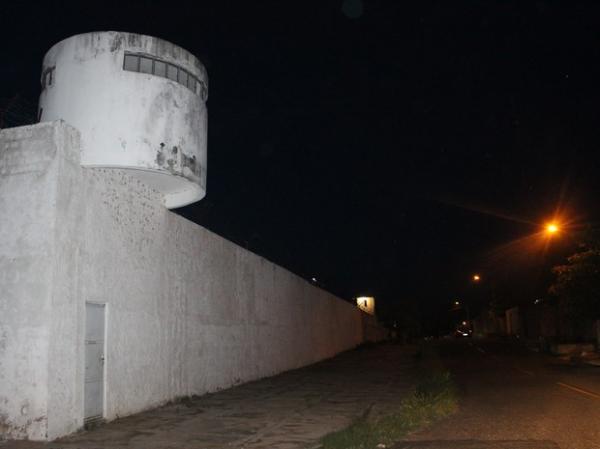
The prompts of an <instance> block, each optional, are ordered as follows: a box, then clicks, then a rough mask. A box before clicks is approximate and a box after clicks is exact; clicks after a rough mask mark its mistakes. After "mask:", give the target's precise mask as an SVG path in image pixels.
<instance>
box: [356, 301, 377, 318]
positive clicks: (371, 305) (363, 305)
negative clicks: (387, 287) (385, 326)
mask: <svg viewBox="0 0 600 449" xmlns="http://www.w3.org/2000/svg"><path fill="white" fill-rule="evenodd" d="M356 305H357V306H358V308H359V309H360V310H362V311H363V312H367V313H368V314H370V315H375V298H373V297H372V296H359V297H358V298H356Z"/></svg>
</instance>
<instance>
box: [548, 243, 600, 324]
mask: <svg viewBox="0 0 600 449" xmlns="http://www.w3.org/2000/svg"><path fill="white" fill-rule="evenodd" d="M552 271H553V273H554V275H555V276H556V277H555V280H554V283H553V284H552V286H551V287H550V293H551V294H553V295H554V296H556V297H557V298H558V300H559V304H560V305H561V306H562V307H564V309H565V310H566V311H568V312H569V313H570V314H571V315H572V316H573V317H577V318H584V319H600V240H598V239H597V238H594V239H592V240H589V241H588V242H587V243H586V244H583V245H581V247H580V248H579V250H578V251H576V252H575V253H574V254H572V255H571V256H569V257H567V261H566V263H565V264H563V265H558V266H555V267H554V268H553V269H552Z"/></svg>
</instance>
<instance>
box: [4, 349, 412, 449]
mask: <svg viewBox="0 0 600 449" xmlns="http://www.w3.org/2000/svg"><path fill="white" fill-rule="evenodd" d="M414 352H415V350H414V348H411V347H407V346H400V345H394V344H385V345H378V346H374V347H368V348H364V349H357V350H354V351H349V352H346V353H344V354H341V355H339V356H338V357H335V358H333V359H330V360H327V361H324V362H321V363H318V364H316V365H312V366H310V367H307V368H302V369H299V370H295V371H290V372H287V373H284V374H281V375H278V376H275V377H271V378H267V379H263V380H259V381H256V382H251V383H248V384H244V385H240V386H238V387H235V388H231V389H229V390H224V391H221V392H218V393H213V394H208V395H205V396H202V397H198V398H193V399H186V400H184V401H182V402H179V403H177V404H172V405H168V406H164V407H161V408H158V409H155V410H150V411H147V412H144V413H139V414H137V415H133V416H130V417H127V418H123V419H120V420H117V421H114V422H112V423H108V424H106V425H103V426H101V427H99V428H97V429H95V430H92V431H88V432H81V433H78V434H75V435H73V436H71V437H68V438H65V439H62V440H58V441H56V442H53V443H46V444H43V443H31V442H5V443H4V444H2V443H1V442H0V449H7V448H19V449H25V448H35V449H38V448H39V449H42V448H44V449H50V448H51V449H59V448H60V449H75V448H78V449H80V448H81V449H83V448H86V449H92V448H94V449H98V448H111V449H116V448H128V449H129V448H140V449H142V448H143V449H158V448H161V449H166V448H170V449H175V448H186V449H189V448H202V449H204V448H245V449H259V448H274V449H292V448H311V447H318V441H319V439H320V438H321V437H322V436H324V435H326V434H327V433H330V432H332V431H335V430H338V429H341V428H343V427H345V426H347V425H348V424H350V423H351V422H352V421H353V420H354V419H356V418H357V417H359V416H361V415H363V414H365V413H367V412H369V413H377V414H378V413H384V412H385V411H386V410H389V409H390V408H393V407H394V406H396V405H397V404H398V403H399V402H400V400H401V399H402V398H403V397H405V396H406V395H407V394H408V393H409V392H410V390H411V387H412V385H413V380H414V371H413V358H412V355H413V354H414Z"/></svg>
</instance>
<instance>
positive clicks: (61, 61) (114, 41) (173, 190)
mask: <svg viewBox="0 0 600 449" xmlns="http://www.w3.org/2000/svg"><path fill="white" fill-rule="evenodd" d="M41 82H42V93H41V95H40V104H39V107H40V108H39V119H40V121H51V120H57V119H62V120H64V121H66V122H67V123H69V124H70V125H73V126H74V127H76V128H77V129H78V130H79V131H80V133H81V139H82V154H81V164H82V165H84V166H88V167H112V168H119V169H123V170H128V171H129V172H131V174H132V175H134V176H136V177H137V178H139V179H141V180H142V181H143V182H144V183H146V184H148V185H149V186H150V187H152V188H154V189H155V190H157V191H159V192H161V193H162V194H163V195H164V201H165V206H166V207H168V208H169V209H172V208H176V207H181V206H185V205H187V204H190V203H193V202H195V201H198V200H201V199H202V198H203V197H204V195H205V194H206V124H207V112H206V98H207V95H208V78H207V75H206V70H205V68H204V66H203V65H202V63H201V62H200V61H199V60H198V59H197V58H196V57H195V56H194V55H192V54H191V53H189V52H188V51H186V50H184V49H183V48H181V47H178V46H176V45H173V44H171V43H170V42H167V41H164V40H162V39H158V38H155V37H151V36H143V35H139V34H131V33H121V32H114V31H110V32H94V33H87V34H80V35H77V36H73V37H70V38H68V39H65V40H63V41H61V42H59V43H58V44H56V45H54V46H53V47H52V48H51V49H50V50H49V51H48V53H46V56H45V57H44V63H43V70H42V79H41Z"/></svg>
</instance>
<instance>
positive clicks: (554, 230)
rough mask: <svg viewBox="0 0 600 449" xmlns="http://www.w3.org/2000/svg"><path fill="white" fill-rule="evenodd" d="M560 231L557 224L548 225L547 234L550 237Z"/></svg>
mask: <svg viewBox="0 0 600 449" xmlns="http://www.w3.org/2000/svg"><path fill="white" fill-rule="evenodd" d="M558 231H559V227H558V225H557V224H556V223H554V222H552V223H548V224H547V225H546V234H548V235H554V234H556V233H557V232H558Z"/></svg>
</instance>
